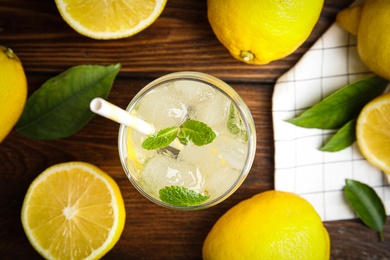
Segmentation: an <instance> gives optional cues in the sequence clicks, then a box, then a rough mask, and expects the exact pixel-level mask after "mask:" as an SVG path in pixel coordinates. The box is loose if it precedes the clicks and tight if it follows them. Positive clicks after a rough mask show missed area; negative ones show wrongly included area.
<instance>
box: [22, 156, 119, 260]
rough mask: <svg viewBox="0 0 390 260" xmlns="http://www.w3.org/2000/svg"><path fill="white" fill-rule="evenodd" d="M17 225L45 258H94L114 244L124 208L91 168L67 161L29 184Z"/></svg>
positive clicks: (105, 178) (115, 190) (114, 189)
mask: <svg viewBox="0 0 390 260" xmlns="http://www.w3.org/2000/svg"><path fill="white" fill-rule="evenodd" d="M21 218H22V224H23V228H24V231H25V233H26V235H27V238H28V240H29V241H30V243H31V245H32V246H33V247H34V248H35V250H36V251H37V252H39V253H40V254H41V255H42V256H43V257H44V258H46V259H98V258H101V257H102V256H103V255H105V254H106V253H107V252H108V251H109V250H111V249H112V247H113V246H114V245H115V244H116V242H117V241H118V240H119V238H120V235H121V234H122V231H123V228H124V224H125V218H126V213H125V207H124V202H123V198H122V195H121V192H120V190H119V187H118V186H117V184H116V182H115V181H114V180H113V179H112V178H111V177H110V176H109V175H108V174H106V173H105V172H103V171H102V170H100V169H99V168H97V167H96V166H94V165H92V164H88V163H84V162H67V163H61V164H57V165H54V166H52V167H49V168H48V169H46V170H45V171H43V172H42V173H41V174H40V175H39V176H38V177H37V178H36V179H35V180H34V181H33V182H32V183H31V185H30V187H29V189H28V191H27V193H26V196H25V199H24V202H23V206H22V214H21Z"/></svg>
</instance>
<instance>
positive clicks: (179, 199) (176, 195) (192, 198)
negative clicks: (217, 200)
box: [159, 186, 210, 207]
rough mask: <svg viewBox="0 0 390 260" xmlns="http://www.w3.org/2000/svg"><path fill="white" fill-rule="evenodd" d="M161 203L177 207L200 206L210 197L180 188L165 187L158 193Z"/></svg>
mask: <svg viewBox="0 0 390 260" xmlns="http://www.w3.org/2000/svg"><path fill="white" fill-rule="evenodd" d="M159 194H160V199H161V201H163V202H165V203H168V204H170V205H173V206H178V207H188V206H195V205H199V204H202V203H203V202H205V201H206V200H207V199H208V198H210V195H202V194H200V193H198V192H196V191H193V190H190V189H188V188H186V187H182V186H167V187H164V188H162V189H160V191H159Z"/></svg>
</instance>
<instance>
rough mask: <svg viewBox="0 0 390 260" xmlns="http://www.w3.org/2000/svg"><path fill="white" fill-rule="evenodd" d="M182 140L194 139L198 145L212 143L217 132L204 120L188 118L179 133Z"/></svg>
mask: <svg viewBox="0 0 390 260" xmlns="http://www.w3.org/2000/svg"><path fill="white" fill-rule="evenodd" d="M178 137H179V139H180V140H181V141H185V142H186V143H187V142H188V141H192V142H193V143H194V144H195V145H197V146H202V145H206V144H209V143H211V142H212V141H213V140H214V138H215V137H216V134H215V133H214V131H213V129H211V128H210V127H209V126H208V125H206V124H205V123H203V122H200V121H196V120H187V121H185V122H184V124H182V125H181V126H180V132H179V135H178Z"/></svg>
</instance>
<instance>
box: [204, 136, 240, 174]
mask: <svg viewBox="0 0 390 260" xmlns="http://www.w3.org/2000/svg"><path fill="white" fill-rule="evenodd" d="M211 145H212V146H213V147H214V148H215V149H216V150H218V151H219V152H220V153H221V156H222V158H223V159H224V160H225V161H226V163H227V164H229V165H230V166H231V167H233V168H235V169H237V170H240V171H241V170H242V168H244V165H245V161H246V157H247V153H248V143H243V142H241V141H240V140H237V139H236V138H235V136H234V135H230V134H221V135H218V136H217V137H216V138H215V139H214V141H213V142H212V143H211Z"/></svg>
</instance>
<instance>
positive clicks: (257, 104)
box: [0, 0, 390, 259]
mask: <svg viewBox="0 0 390 260" xmlns="http://www.w3.org/2000/svg"><path fill="white" fill-rule="evenodd" d="M351 2H352V0H327V1H325V6H324V8H323V11H322V15H321V17H320V20H319V22H318V23H317V25H316V27H315V28H314V31H313V33H312V34H311V36H310V37H309V39H308V40H307V41H306V42H305V43H304V44H303V45H302V46H301V47H300V48H299V49H298V50H297V51H296V52H295V53H293V54H292V55H290V56H288V57H286V58H285V59H282V60H279V61H275V62H272V63H271V64H269V65H264V66H251V65H246V64H244V63H241V62H239V61H236V60H235V59H233V58H232V57H231V56H230V54H229V53H228V52H227V50H226V49H225V48H224V47H223V46H222V45H221V44H220V43H219V42H218V40H217V39H216V37H215V36H214V34H213V32H212V30H211V28H210V25H209V23H208V21H207V15H206V1H199V0H168V4H167V6H166V8H165V9H164V11H163V13H162V15H161V16H160V17H159V19H158V20H157V21H156V22H155V23H153V24H152V25H151V26H150V27H149V28H147V29H146V30H144V31H142V32H141V33H139V34H137V35H135V36H133V37H130V38H127V39H121V40H110V41H99V40H93V39H89V38H87V37H84V36H81V35H79V34H78V33H76V32H75V31H73V30H72V29H71V28H70V27H69V26H68V25H67V24H66V23H65V22H64V21H63V19H62V18H61V16H60V15H59V12H58V11H57V8H56V5H55V3H54V1H52V0H35V1H30V0H1V3H0V44H2V45H6V46H9V47H11V48H12V49H13V50H14V51H15V52H16V53H17V54H18V55H19V57H20V59H21V60H22V62H23V65H24V68H25V71H26V75H27V78H28V84H29V95H30V94H32V93H33V92H34V91H35V90H36V89H38V88H39V87H40V86H41V85H42V84H43V83H44V82H45V81H46V80H48V79H49V78H51V77H53V76H55V75H57V74H59V73H61V72H63V71H64V70H66V69H67V68H69V67H71V66H75V65H80V64H101V65H108V64H114V63H121V64H122V69H121V71H120V73H119V75H118V76H117V78H116V80H115V83H114V86H113V88H112V91H111V94H110V96H109V101H111V102H113V103H115V104H117V105H119V106H121V107H126V105H127V103H128V102H129V101H130V100H131V99H132V97H133V96H134V95H135V93H136V92H137V91H139V90H140V89H141V88H142V87H143V86H144V85H145V84H147V83H148V82H150V81H152V80H153V79H155V78H157V77H159V76H162V75H164V74H167V73H170V72H175V71H182V70H195V71H201V72H205V73H209V74H212V75H214V76H216V77H219V78H221V79H222V80H224V81H226V82H228V83H229V84H230V85H231V86H232V87H234V88H235V89H236V90H237V92H239V94H241V95H242V97H243V99H244V100H245V101H246V102H247V104H248V106H249V108H250V109H251V111H252V113H253V117H254V120H255V123H256V130H257V139H258V142H257V152H256V158H255V162H254V164H253V168H252V170H251V172H250V174H249V176H248V177H247V179H246V180H245V182H244V183H243V185H242V186H241V187H240V188H239V189H238V190H237V192H235V193H234V194H233V195H232V196H231V197H230V198H228V199H227V200H226V201H224V202H223V203H221V204H219V205H217V206H215V207H213V208H210V209H207V210H203V211H197V212H181V211H173V210H168V209H165V208H162V207H159V206H157V205H155V204H153V203H151V202H149V201H148V200H146V199H145V198H144V197H143V196H142V195H141V194H139V193H138V192H137V191H136V190H135V188H134V187H133V186H132V185H131V184H130V182H129V181H128V179H127V178H126V176H125V175H124V173H123V170H122V168H121V165H120V162H119V157H118V151H117V133H118V125H117V124H115V123H113V122H111V121H109V120H107V119H104V118H102V117H99V116H96V117H94V119H93V120H92V121H91V122H90V123H89V124H88V125H87V126H86V127H85V128H83V129H82V130H81V131H80V132H78V133H76V134H74V135H72V136H71V137H68V138H64V139H61V140H52V141H39V140H32V139H29V138H26V137H23V136H21V135H20V134H18V133H17V132H15V131H13V132H11V134H10V135H9V136H8V137H7V138H6V139H5V140H4V141H3V143H1V144H0V180H1V182H0V183H1V184H0V185H1V188H0V241H1V242H0V259H39V258H40V257H39V255H38V254H37V253H36V252H35V251H34V249H33V248H32V247H31V245H30V244H29V242H28V240H27V238H26V236H25V234H24V232H23V229H22V225H21V222H20V210H21V206H22V202H23V198H24V195H25V193H26V190H27V188H28V186H29V184H30V183H31V181H32V180H33V179H34V178H35V177H36V176H37V175H38V174H39V173H40V172H42V171H43V170H44V169H46V168H47V167H49V166H51V165H53V164H56V163H60V162H67V161H75V160H77V161H85V162H89V163H93V164H95V165H97V166H98V167H100V168H101V169H103V170H104V171H106V172H108V173H109V174H110V175H111V176H112V177H113V178H114V179H115V180H116V181H117V183H118V184H119V186H120V188H121V190H122V194H123V196H124V200H125V204H126V211H127V218H126V226H125V229H124V232H123V234H122V237H121V239H120V240H119V242H118V243H117V244H116V246H115V247H114V248H113V249H112V250H111V251H110V252H109V253H108V254H107V255H106V257H105V258H106V259H201V249H202V244H203V241H204V239H205V237H206V235H207V233H208V232H209V230H210V229H211V227H212V226H213V224H214V223H215V221H216V220H217V219H218V218H219V217H220V216H221V215H222V214H223V213H224V212H226V211H227V210H228V209H229V208H231V207H232V206H233V205H235V204H237V203H238V202H239V201H241V200H244V199H246V198H249V197H251V196H253V195H254V194H257V193H259V192H262V191H266V190H270V189H273V188H274V185H273V182H274V177H273V174H274V144H273V128H272V115H271V107H272V106H271V105H272V104H271V100H272V93H273V87H274V84H275V81H276V80H277V78H278V77H279V76H280V75H282V74H283V73H284V72H286V71H287V70H289V69H290V68H291V67H292V66H293V65H294V64H295V63H296V62H297V61H298V60H299V59H300V58H301V57H302V55H303V54H304V53H305V51H306V50H307V49H308V48H309V47H310V46H311V45H312V44H313V43H314V42H315V40H316V39H317V38H318V37H319V36H320V35H321V34H322V33H323V32H324V31H325V30H326V29H327V28H328V27H329V26H330V25H331V24H332V23H333V22H334V20H335V15H336V14H337V12H338V11H339V10H341V9H343V8H344V7H346V6H348V5H349V4H350V3H351ZM4 112H5V111H1V113H4ZM325 226H326V228H327V229H328V231H329V233H330V237H331V255H332V259H385V258H387V259H389V258H390V226H386V229H385V241H384V242H382V243H380V242H378V236H377V234H376V233H375V232H373V231H371V230H370V229H368V228H367V227H365V226H364V225H363V224H362V222H361V221H360V220H348V221H334V222H326V223H325Z"/></svg>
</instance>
